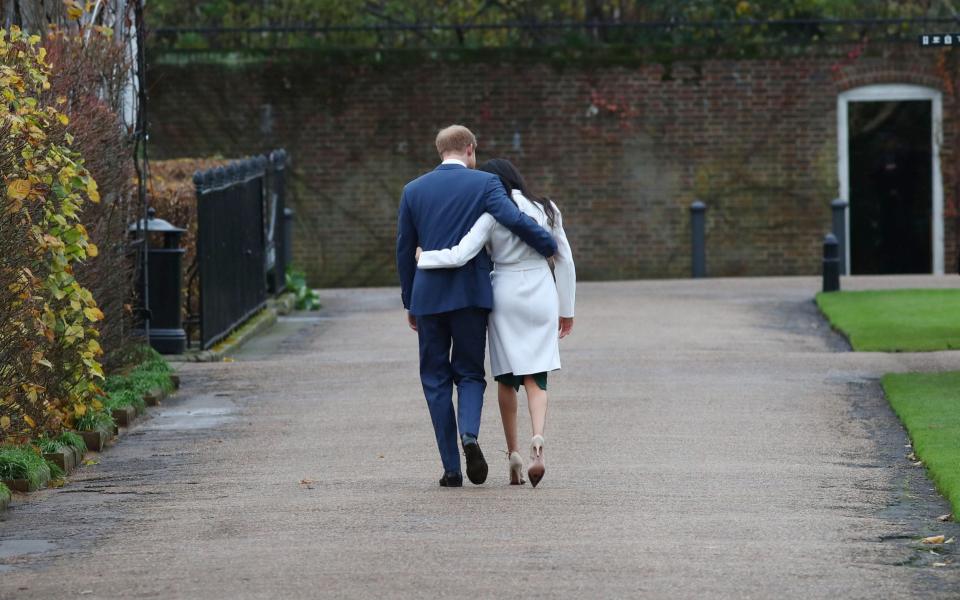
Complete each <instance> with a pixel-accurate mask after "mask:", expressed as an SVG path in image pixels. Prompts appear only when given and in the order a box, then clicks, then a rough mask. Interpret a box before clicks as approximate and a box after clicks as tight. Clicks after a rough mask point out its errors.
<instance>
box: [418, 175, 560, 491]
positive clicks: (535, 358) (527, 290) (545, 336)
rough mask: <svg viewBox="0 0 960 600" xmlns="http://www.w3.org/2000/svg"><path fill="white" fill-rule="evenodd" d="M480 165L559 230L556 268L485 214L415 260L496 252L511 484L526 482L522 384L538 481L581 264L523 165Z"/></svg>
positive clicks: (496, 348) (494, 317)
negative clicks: (520, 425) (446, 244)
mask: <svg viewBox="0 0 960 600" xmlns="http://www.w3.org/2000/svg"><path fill="white" fill-rule="evenodd" d="M480 170H481V171H487V172H489V173H493V174H495V175H497V176H499V177H500V180H501V182H502V183H503V185H504V187H505V188H506V189H507V193H508V194H509V195H510V196H511V197H512V198H513V201H514V202H515V203H516V204H517V206H518V207H519V208H520V210H521V211H523V212H524V213H525V214H527V215H529V216H530V217H531V218H533V220H535V221H536V222H537V223H538V224H540V225H541V226H542V227H544V228H545V229H547V230H548V231H551V232H552V233H553V235H554V237H555V238H556V240H557V254H556V256H555V257H554V258H553V261H554V265H553V269H552V271H553V272H552V273H551V266H550V263H549V262H548V261H547V260H546V259H545V258H543V257H542V256H540V254H538V253H537V252H536V251H535V250H534V249H533V248H531V247H530V246H528V245H527V244H525V243H524V242H523V241H522V240H521V239H520V238H519V237H517V236H515V235H514V234H513V233H511V232H510V231H509V230H508V229H507V228H505V227H504V226H503V225H500V224H499V223H497V221H496V220H495V219H494V218H493V217H492V216H490V215H489V214H484V215H483V216H481V217H480V219H479V220H478V221H477V222H476V224H475V225H474V226H473V228H472V229H471V230H470V231H469V233H467V235H466V236H464V238H463V239H462V240H461V241H460V244H458V245H457V246H454V247H453V248H448V249H444V250H434V251H429V252H422V253H420V254H419V257H418V263H417V266H418V267H419V268H421V269H444V268H456V267H460V266H463V265H465V264H466V263H467V262H468V261H470V260H471V259H472V258H473V257H474V256H476V255H477V254H478V253H479V252H480V251H481V250H482V249H483V248H484V247H486V248H487V250H488V252H489V253H490V257H491V259H492V260H493V263H494V270H493V272H492V273H491V274H490V277H491V281H492V283H493V311H492V312H491V313H490V319H489V336H488V339H489V345H490V365H491V367H492V369H493V375H494V379H496V381H497V382H498V384H499V385H498V389H497V399H498V400H499V403H500V416H501V419H502V420H503V432H504V434H505V435H506V438H507V450H508V456H509V462H510V483H511V484H515V485H517V484H521V483H523V479H522V470H523V459H522V458H521V457H520V453H519V451H518V450H519V444H518V442H517V392H518V391H519V389H520V386H521V385H522V386H523V387H524V389H525V390H526V393H527V405H528V408H529V410H530V421H531V425H532V429H533V438H532V440H531V443H530V460H531V464H530V466H529V468H528V469H527V475H528V477H529V478H530V483H532V484H533V486H534V487H536V485H537V484H538V483H540V480H541V479H542V478H543V475H544V473H545V471H546V467H545V465H544V460H543V430H544V426H545V424H546V418H547V373H548V372H550V371H555V370H557V369H559V368H560V349H559V339H560V338H563V337H566V336H567V334H569V333H570V331H571V330H572V329H573V307H574V300H575V297H576V280H577V275H576V269H575V267H574V264H573V254H572V252H571V250H570V244H569V242H568V241H567V236H566V234H565V233H564V231H563V222H562V220H561V216H560V211H559V210H558V209H557V205H556V204H554V203H553V202H551V201H550V200H549V199H546V198H540V197H538V196H535V195H534V194H532V193H531V192H530V191H529V189H528V188H527V186H526V183H525V182H524V180H523V177H522V176H521V175H520V172H519V171H517V168H516V167H515V166H514V165H513V164H512V163H511V162H510V161H508V160H506V159H501V158H495V159H493V160H490V161H487V162H486V163H484V165H483V166H481V167H480Z"/></svg>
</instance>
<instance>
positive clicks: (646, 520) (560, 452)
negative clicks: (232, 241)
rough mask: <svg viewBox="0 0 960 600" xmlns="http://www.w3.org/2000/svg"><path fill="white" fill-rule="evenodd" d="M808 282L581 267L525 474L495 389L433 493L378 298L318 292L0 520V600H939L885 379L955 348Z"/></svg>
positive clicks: (936, 363) (385, 307)
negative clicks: (476, 464)
mask: <svg viewBox="0 0 960 600" xmlns="http://www.w3.org/2000/svg"><path fill="white" fill-rule="evenodd" d="M817 284H818V281H817V280H815V279H813V278H790V279H749V280H735V279H729V280H705V281H656V282H624V283H602V284H584V285H582V286H581V288H580V295H579V298H578V300H579V302H578V318H577V322H576V328H575V330H574V333H573V335H572V336H571V337H570V338H569V339H568V340H564V343H563V344H562V349H561V351H562V354H563V361H564V367H565V368H564V370H563V371H562V372H561V373H559V374H557V375H556V376H555V377H552V378H551V400H550V402H551V404H550V413H549V416H548V423H547V436H546V437H547V445H546V457H547V476H546V478H545V479H544V481H543V483H542V484H541V486H540V487H539V488H537V489H536V490H533V489H531V488H530V487H529V485H528V486H524V487H523V488H516V487H510V486H508V485H507V462H506V458H505V456H504V455H503V453H501V452H500V450H501V448H502V433H501V431H500V423H499V417H498V415H497V408H496V400H495V393H494V391H493V389H492V386H491V388H490V389H488V393H487V406H486V411H485V413H484V424H483V430H482V431H481V438H480V441H481V445H482V446H483V448H484V451H485V453H486V455H487V458H488V460H489V461H490V463H491V475H490V478H489V480H488V482H487V483H486V484H485V485H483V486H479V487H476V486H472V485H469V484H467V486H466V487H464V488H462V489H440V488H438V486H437V484H436V480H437V479H438V478H439V476H440V474H441V467H440V463H439V457H438V456H437V451H436V448H435V445H434V442H433V434H432V431H431V428H430V424H429V418H428V414H427V410H426V406H425V403H424V400H423V397H422V395H421V392H420V388H419V382H418V378H417V367H416V339H415V336H414V334H413V333H412V332H410V331H409V330H407V329H406V326H405V324H404V321H403V316H402V312H401V311H400V310H399V309H398V293H397V291H396V290H389V289H388V290H383V289H373V290H334V291H327V292H324V293H323V302H324V305H325V309H324V311H323V312H322V313H320V315H319V317H318V316H316V315H309V314H297V315H294V316H293V317H289V318H285V319H283V320H282V321H281V323H280V324H278V326H277V327H276V328H275V329H274V330H273V331H272V332H271V333H270V334H269V335H267V336H265V337H263V338H260V339H258V340H255V341H254V342H252V343H251V344H250V345H248V346H247V347H246V348H245V349H243V350H242V351H241V352H240V353H239V354H238V355H237V356H236V357H235V358H236V361H235V362H226V363H217V364H189V365H182V366H181V373H182V377H183V389H182V390H181V392H180V393H179V394H178V395H177V396H175V397H174V398H172V399H170V400H168V401H167V402H165V404H164V405H163V406H162V407H160V408H158V409H153V410H152V417H151V418H150V419H148V420H145V421H143V422H141V423H140V424H138V425H137V426H135V427H134V428H133V429H132V430H131V431H130V432H129V433H128V434H127V435H126V436H125V437H123V438H121V440H120V441H119V442H118V443H117V444H116V446H115V447H113V448H112V449H110V451H109V452H106V453H104V454H103V455H102V456H100V457H99V460H100V463H99V464H98V465H95V466H90V467H85V468H84V469H82V470H81V471H79V472H78V473H77V475H76V476H75V477H73V478H72V481H71V482H70V483H69V484H68V485H67V486H66V487H64V488H61V489H57V490H46V491H44V492H41V493H39V494H35V495H33V496H31V497H30V499H29V500H26V501H25V500H23V499H22V498H21V499H20V500H19V501H18V502H17V503H16V504H15V505H14V506H13V507H12V508H11V509H10V510H9V511H7V512H6V513H5V514H4V513H0V515H2V516H0V519H2V522H0V598H11V599H12V598H17V599H24V600H26V599H32V598H37V599H51V598H74V597H84V598H87V597H89V598H203V599H207V598H212V599H216V598H224V599H227V598H229V599H243V598H318V597H343V598H384V597H388V598H393V597H411V598H413V597H428V596H439V597H460V598H462V597H478V598H487V597H498V598H506V597H521V596H522V597H528V598H530V597H533V598H538V597H543V598H548V597H549V598H555V597H570V598H582V597H588V598H589V597H626V596H630V597H639V596H643V597H651V598H699V597H709V598H771V597H778V598H815V597H828V596H829V597H836V598H907V597H924V598H956V597H957V595H958V593H960V592H958V590H960V564H958V563H960V555H958V554H948V555H946V556H936V555H932V554H930V553H929V550H928V549H927V548H921V547H920V545H919V544H918V543H917V542H916V540H917V539H918V538H919V537H921V536H925V535H931V534H933V533H945V534H947V536H948V537H950V536H956V537H957V538H958V539H960V526H958V525H957V524H954V523H946V524H944V523H939V522H938V521H937V519H936V517H937V516H938V515H941V514H944V513H946V512H949V509H948V507H947V505H946V503H945V502H944V501H943V499H942V498H940V497H939V496H938V495H937V494H936V493H935V492H933V491H932V489H931V488H932V485H931V484H930V482H929V481H928V480H927V479H926V478H925V476H924V474H923V470H922V469H918V468H915V467H912V466H911V465H910V463H909V462H908V461H907V460H906V459H905V458H904V456H905V454H907V453H908V452H909V450H908V449H907V448H905V444H906V443H907V439H906V436H905V434H904V432H903V430H902V429H901V427H900V426H899V424H898V422H897V420H896V419H895V418H894V416H893V415H892V413H891V412H890V410H889V408H888V407H887V404H886V402H885V400H884V399H883V397H882V395H881V393H880V389H879V384H878V377H879V376H880V375H881V374H883V373H884V372H888V371H907V370H941V369H958V370H960V352H951V353H935V354H922V355H920V354H898V355H883V354H853V353H850V352H847V351H846V345H845V343H844V342H843V340H842V339H840V338H839V337H838V336H837V335H836V334H833V333H831V332H830V331H829V330H828V329H827V328H826V326H825V324H824V322H823V321H822V320H821V319H820V317H819V316H818V315H817V312H816V310H815V308H814V306H813V304H812V302H811V296H812V294H813V292H814V291H815V290H816V287H817ZM845 285H846V286H848V287H858V286H859V287H875V286H881V285H882V286H888V285H889V286H893V285H896V286H902V285H923V286H944V285H951V286H953V285H956V280H955V279H954V278H913V279H904V278H897V279H871V280H860V279H854V280H846V281H845ZM521 404H522V406H524V403H523V400H521ZM521 424H522V427H524V430H526V428H527V427H528V423H527V418H526V415H525V414H524V415H523V418H522V420H521ZM955 547H956V544H954V545H952V546H951V547H950V548H951V549H952V548H955ZM935 563H948V564H947V566H935Z"/></svg>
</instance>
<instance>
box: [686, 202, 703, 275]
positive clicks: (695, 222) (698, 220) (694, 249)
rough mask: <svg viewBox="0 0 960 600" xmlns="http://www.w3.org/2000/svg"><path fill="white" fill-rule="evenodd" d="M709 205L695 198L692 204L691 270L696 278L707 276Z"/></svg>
mask: <svg viewBox="0 0 960 600" xmlns="http://www.w3.org/2000/svg"><path fill="white" fill-rule="evenodd" d="M706 221H707V205H706V204H704V203H703V202H701V201H699V200H694V202H693V204H691V205H690V234H691V239H690V242H691V260H690V262H691V271H692V275H693V278H694V279H700V278H701V277H706V276H707V241H706Z"/></svg>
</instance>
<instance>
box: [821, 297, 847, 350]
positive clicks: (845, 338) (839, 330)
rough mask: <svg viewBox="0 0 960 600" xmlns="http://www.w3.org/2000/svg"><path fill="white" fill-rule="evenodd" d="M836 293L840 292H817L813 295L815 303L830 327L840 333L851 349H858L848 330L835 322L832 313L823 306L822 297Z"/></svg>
mask: <svg viewBox="0 0 960 600" xmlns="http://www.w3.org/2000/svg"><path fill="white" fill-rule="evenodd" d="M836 293H838V292H817V295H816V296H814V297H813V303H814V304H816V305H817V310H819V311H820V314H821V315H822V316H823V318H824V319H825V320H826V321H827V323H828V324H829V325H830V329H832V330H833V331H834V332H836V333H838V334H839V335H840V336H841V337H842V338H843V339H844V341H845V342H847V346H849V347H850V350H856V349H855V348H854V347H853V340H851V339H850V336H849V335H848V334H847V332H846V331H844V330H843V329H840V327H839V326H838V325H837V324H836V323H834V322H833V319H831V318H830V314H829V313H828V312H827V311H826V310H824V308H823V303H822V302H821V299H822V298H823V297H824V295H826V294H836Z"/></svg>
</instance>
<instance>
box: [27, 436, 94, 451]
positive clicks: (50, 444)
mask: <svg viewBox="0 0 960 600" xmlns="http://www.w3.org/2000/svg"><path fill="white" fill-rule="evenodd" d="M34 444H35V445H36V446H37V448H39V449H40V452H42V453H44V454H52V453H54V452H60V451H61V450H64V449H65V448H73V449H75V450H77V451H79V452H80V453H81V454H83V453H84V452H86V451H87V444H86V442H84V441H83V438H82V437H81V436H80V435H78V434H76V433H74V432H72V431H64V432H63V433H61V434H60V435H58V436H57V437H55V438H48V437H45V436H44V437H41V438H38V439H37V440H36V441H35V442H34Z"/></svg>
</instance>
